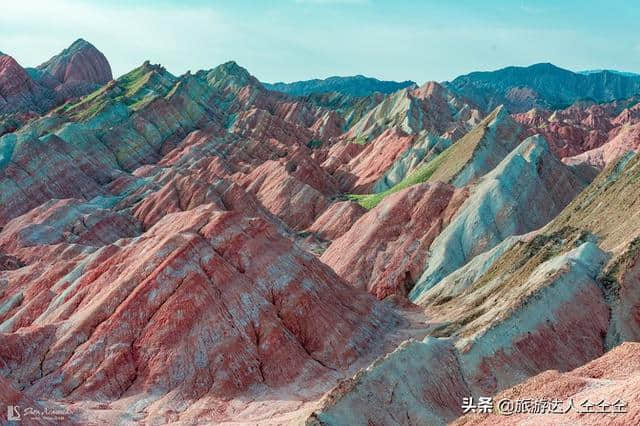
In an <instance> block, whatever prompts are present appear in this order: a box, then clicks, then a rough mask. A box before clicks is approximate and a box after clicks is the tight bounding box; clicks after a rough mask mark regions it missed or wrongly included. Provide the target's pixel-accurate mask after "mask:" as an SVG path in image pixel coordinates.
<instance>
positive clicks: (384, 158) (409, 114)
mask: <svg viewBox="0 0 640 426" xmlns="http://www.w3.org/2000/svg"><path fill="white" fill-rule="evenodd" d="M480 120H481V114H480V112H479V111H478V110H477V109H475V108H473V107H472V106H470V105H469V104H467V103H465V102H464V101H463V100H461V99H458V98H456V97H455V96H453V95H452V94H451V93H450V92H449V91H447V90H446V89H444V88H443V87H442V86H441V85H439V84H438V83H435V82H429V83H426V84H425V85H423V86H422V87H419V88H416V89H403V90H400V91H398V92H395V93H393V94H391V95H390V96H388V97H387V98H385V99H383V100H382V101H381V102H380V103H378V104H377V105H376V106H375V107H374V108H372V109H370V110H369V111H368V112H366V113H365V114H364V115H363V116H362V118H360V120H358V121H357V122H356V123H354V124H353V125H351V127H350V128H349V130H348V131H347V132H346V133H344V135H342V136H341V138H340V140H338V141H337V144H336V146H334V147H332V149H331V150H330V152H329V155H328V158H327V159H326V160H325V162H324V163H323V166H324V167H325V168H326V169H327V170H328V171H329V172H330V173H331V174H332V175H333V176H334V177H336V179H337V180H338V181H339V183H340V188H341V189H342V190H343V191H346V192H356V193H367V192H371V191H372V190H373V188H374V187H376V188H378V189H380V184H379V183H377V182H380V181H384V177H385V175H386V173H387V171H388V170H389V168H390V167H391V166H392V165H393V164H394V163H396V162H399V163H402V162H403V161H409V162H411V161H412V160H411V158H409V160H407V157H414V156H415V155H418V156H422V159H424V155H422V154H418V152H419V151H420V150H421V149H422V145H424V143H425V142H424V141H425V138H428V137H429V136H431V137H432V138H433V137H441V138H444V139H448V140H451V139H457V138H459V137H460V136H461V135H463V134H465V133H466V132H467V131H468V130H469V129H471V128H472V127H473V126H474V125H476V124H478V123H479V122H480ZM443 143H444V144H447V145H448V143H447V142H443ZM414 144H416V148H415V149H414V151H415V153H414V154H406V153H405V152H406V151H407V149H408V148H409V147H410V146H413V145H414ZM427 144H428V142H427ZM352 145H356V146H352ZM347 149H349V150H352V151H355V152H356V155H347V156H345V155H344V152H345V150H347ZM439 149H443V148H442V147H439V148H436V150H439ZM403 159H404V160H403ZM399 167H400V168H402V166H399Z"/></svg>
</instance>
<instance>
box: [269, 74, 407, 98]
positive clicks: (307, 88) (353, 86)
mask: <svg viewBox="0 0 640 426" xmlns="http://www.w3.org/2000/svg"><path fill="white" fill-rule="evenodd" d="M262 85H263V86H264V87H265V88H266V89H268V90H273V91H276V92H282V93H286V94H288V95H292V96H305V95H310V94H313V93H328V92H338V93H342V94H343V95H350V96H367V95H370V94H372V93H375V92H379V93H385V94H388V93H393V92H395V91H397V90H400V89H404V88H406V87H411V86H416V83H415V82H414V81H409V80H407V81H402V82H397V81H383V80H378V79H376V78H372V77H365V76H363V75H355V76H350V77H329V78H326V79H324V80H320V79H313V80H306V81H296V82H293V83H273V84H270V83H262Z"/></svg>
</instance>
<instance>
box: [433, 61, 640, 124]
mask: <svg viewBox="0 0 640 426" xmlns="http://www.w3.org/2000/svg"><path fill="white" fill-rule="evenodd" d="M445 86H446V87H447V88H449V89H450V90H452V91H453V92H455V93H456V94H458V95H459V96H463V97H465V98H467V99H469V100H471V101H472V102H473V103H475V104H476V105H478V106H479V107H480V108H482V109H483V110H485V111H488V110H491V109H493V108H495V107H497V106H498V105H501V104H502V105H505V106H506V107H507V109H508V110H509V111H510V112H512V113H513V112H524V111H527V110H529V109H531V108H534V107H538V108H551V109H554V108H562V107H566V106H568V105H570V104H572V103H574V102H576V101H578V100H585V99H586V100H592V101H595V102H609V101H613V100H615V99H624V98H629V97H631V96H633V95H636V94H638V93H640V76H638V75H629V74H627V73H621V72H617V71H588V72H580V73H576V72H572V71H569V70H565V69H562V68H559V67H557V66H555V65H553V64H548V63H544V64H535V65H531V66H529V67H507V68H503V69H500V70H497V71H489V72H472V73H471V74H467V75H463V76H460V77H457V78H456V79H455V80H453V81H452V82H449V83H446V84H445Z"/></svg>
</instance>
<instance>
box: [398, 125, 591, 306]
mask: <svg viewBox="0 0 640 426" xmlns="http://www.w3.org/2000/svg"><path fill="white" fill-rule="evenodd" d="M583 188H584V184H583V183H582V182H580V181H579V180H578V178H577V177H576V176H575V175H574V174H573V173H572V172H571V170H570V169H569V168H567V167H565V166H564V165H563V164H562V163H561V162H560V161H559V160H558V159H556V158H555V157H554V156H553V155H552V154H551V152H550V151H549V148H548V145H547V143H546V141H545V140H544V139H543V138H542V137H539V136H534V137H531V138H529V139H527V140H525V141H524V142H522V144H520V146H518V148H517V149H515V150H514V151H513V152H512V153H510V154H509V155H508V156H507V157H506V158H505V159H504V160H503V161H502V162H501V163H500V164H499V165H498V167H496V168H495V169H494V170H493V171H491V172H490V173H489V174H487V175H486V176H484V177H483V178H482V179H481V181H480V182H479V183H478V185H477V186H476V187H475V188H474V190H473V193H472V194H471V195H470V196H469V199H468V200H467V201H466V202H465V203H464V205H463V206H462V207H461V208H460V211H459V213H458V214H457V215H456V217H455V218H454V219H453V220H452V221H451V223H450V224H449V226H447V228H446V229H445V230H444V231H443V232H442V233H441V234H440V235H439V236H438V237H437V238H436V240H435V241H434V242H433V249H432V250H431V253H430V257H429V259H428V260H427V262H426V270H425V271H424V273H423V274H422V276H421V277H420V279H419V280H418V282H417V284H416V286H415V287H414V289H413V290H412V292H411V294H410V297H411V298H412V299H417V298H419V297H420V296H421V294H422V293H423V292H425V291H427V290H428V289H430V288H431V287H433V286H434V285H435V284H437V283H438V282H439V281H440V280H442V279H443V278H444V277H446V276H447V275H449V274H450V273H452V272H453V271H455V270H456V269H457V268H459V267H460V266H463V265H464V264H465V263H467V262H468V261H469V260H470V259H472V258H473V257H475V256H476V255H478V254H480V253H484V252H486V251H487V250H490V249H492V248H493V247H495V246H496V245H498V244H499V243H500V242H501V241H503V240H504V239H505V238H507V237H509V236H511V235H518V234H522V233H525V232H529V231H532V230H534V229H537V228H539V227H540V226H542V225H544V224H546V223H547V222H548V221H549V220H551V219H552V218H553V217H554V216H555V215H556V214H558V213H559V212H560V211H561V210H562V209H563V208H564V207H565V206H566V205H567V204H568V203H569V202H570V201H571V200H572V199H573V197H574V196H575V195H576V194H578V193H579V192H580V191H581V190H582V189H583Z"/></svg>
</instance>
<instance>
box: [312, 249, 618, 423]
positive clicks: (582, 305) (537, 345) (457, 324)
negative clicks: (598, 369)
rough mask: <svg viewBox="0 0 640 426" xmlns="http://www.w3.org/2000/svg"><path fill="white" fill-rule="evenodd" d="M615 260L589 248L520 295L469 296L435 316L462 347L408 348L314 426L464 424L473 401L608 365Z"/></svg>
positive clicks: (543, 270) (534, 275)
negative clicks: (550, 375)
mask: <svg viewBox="0 0 640 426" xmlns="http://www.w3.org/2000/svg"><path fill="white" fill-rule="evenodd" d="M606 259H607V256H606V255H605V254H604V253H603V252H602V251H601V250H599V249H598V248H597V247H596V246H595V245H594V244H593V243H589V242H587V243H584V244H582V245H581V246H579V247H578V248H576V249H574V250H572V251H570V252H568V253H566V254H564V255H561V256H558V257H557V258H553V259H551V260H548V261H547V262H543V263H541V264H540V265H539V266H538V268H536V269H535V270H533V271H532V272H531V271H529V272H531V273H530V275H529V276H528V279H527V280H526V281H525V282H524V283H522V284H520V285H518V282H517V281H512V282H510V283H509V284H508V285H504V284H502V283H500V282H499V281H498V280H497V281H496V282H494V283H490V284H486V285H485V286H480V285H479V284H476V285H475V286H474V288H471V289H468V290H465V291H464V292H463V293H462V295H461V296H458V297H457V298H456V299H455V302H454V303H452V302H449V303H446V302H445V303H444V304H440V306H438V307H437V308H438V309H440V310H446V311H448V312H447V314H446V315H442V316H440V315H438V313H437V312H438V311H437V310H436V311H434V313H435V314H436V315H435V317H434V320H435V321H436V323H437V321H442V320H444V319H445V318H446V319H450V320H452V321H453V322H451V323H449V324H443V323H441V324H440V326H439V328H437V329H435V330H434V333H436V334H437V333H440V332H445V330H446V333H447V334H451V337H452V338H447V339H443V338H434V337H429V338H427V339H425V341H424V342H411V343H408V344H405V345H401V346H400V347H399V348H398V349H397V350H396V351H395V352H394V353H392V354H390V355H388V356H387V357H385V358H382V359H380V360H378V361H377V362H375V363H373V364H372V365H370V366H369V367H368V368H367V369H365V370H361V371H360V372H359V373H358V374H357V375H355V376H354V377H353V379H352V380H350V381H345V382H342V383H341V384H339V385H338V386H336V387H335V388H334V389H333V390H332V391H330V392H329V393H327V395H325V397H324V399H323V403H322V404H321V406H320V408H319V409H318V410H317V411H316V412H314V413H313V414H312V415H311V416H310V418H309V419H308V420H307V424H318V423H317V422H321V423H320V424H329V425H334V424H335V425H339V424H351V423H358V424H361V423H362V424H367V423H373V424H386V423H389V422H391V423H393V422H394V421H395V422H398V421H399V420H398V419H409V420H407V421H410V422H411V423H412V424H419V425H431V424H447V423H448V422H450V421H452V420H454V419H455V418H456V417H458V416H459V415H460V411H461V402H462V398H463V397H469V396H473V397H475V398H477V397H479V396H487V395H493V394H495V393H496V392H498V391H500V390H502V389H505V388H508V387H510V386H512V385H514V384H516V383H518V382H520V381H521V380H522V379H523V378H526V377H529V376H532V375H535V374H536V373H539V372H542V371H544V370H546V369H550V368H555V369H559V370H563V371H566V370H570V369H573V368H575V367H577V366H580V365H582V364H583V363H585V362H587V361H589V360H591V359H593V358H595V357H597V356H599V355H601V354H602V353H603V351H604V347H603V341H602V336H603V335H604V334H605V333H606V329H607V327H608V307H607V305H606V302H605V297H604V294H603V292H602V291H601V289H600V288H599V286H598V285H597V282H596V281H595V280H596V277H597V275H598V272H599V270H600V268H601V267H602V266H603V264H604V263H605V261H606ZM481 282H483V281H481V280H480V281H479V282H478V283H481ZM505 292H506V293H510V294H506V293H505ZM575 301H580V302H579V303H578V304H576V303H575ZM440 312H442V311H440ZM455 312H457V313H455ZM462 317H467V318H468V319H467V320H463V319H462ZM457 319H458V321H456V320H457ZM454 330H455V331H454ZM578 334H579V336H580V338H579V339H577V338H576V337H577V335H578ZM417 360H420V361H417ZM434 401H437V402H436V403H435V404H434Z"/></svg>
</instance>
